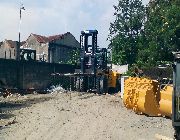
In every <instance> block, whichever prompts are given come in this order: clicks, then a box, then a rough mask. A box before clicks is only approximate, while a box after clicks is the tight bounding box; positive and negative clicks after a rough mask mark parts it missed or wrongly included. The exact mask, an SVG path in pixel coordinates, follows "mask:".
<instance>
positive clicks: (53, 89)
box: [47, 85, 67, 94]
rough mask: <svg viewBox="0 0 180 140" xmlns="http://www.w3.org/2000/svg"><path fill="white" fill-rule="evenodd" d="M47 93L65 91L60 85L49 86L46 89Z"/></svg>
mask: <svg viewBox="0 0 180 140" xmlns="http://www.w3.org/2000/svg"><path fill="white" fill-rule="evenodd" d="M47 92H48V93H51V94H55V93H65V92H67V91H66V90H65V89H64V88H63V87H62V86H61V85H57V86H54V85H53V86H51V87H50V89H48V90H47Z"/></svg>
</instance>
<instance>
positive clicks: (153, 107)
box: [123, 77, 173, 117]
mask: <svg viewBox="0 0 180 140" xmlns="http://www.w3.org/2000/svg"><path fill="white" fill-rule="evenodd" d="M124 88H125V89H124V96H123V102H124V104H125V106H126V107H127V108H128V109H133V110H134V112H136V113H138V114H142V113H144V114H147V115H149V116H160V115H162V116H169V117H170V116H171V114H172V91H173V87H172V86H170V85H168V86H165V87H164V88H163V89H162V90H161V91H160V87H159V83H158V81H155V80H150V79H146V78H138V77H130V78H128V79H127V80H125V87H124Z"/></svg>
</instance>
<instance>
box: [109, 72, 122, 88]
mask: <svg viewBox="0 0 180 140" xmlns="http://www.w3.org/2000/svg"><path fill="white" fill-rule="evenodd" d="M119 77H120V73H118V72H116V71H113V70H109V73H108V88H117V79H118V78H119Z"/></svg>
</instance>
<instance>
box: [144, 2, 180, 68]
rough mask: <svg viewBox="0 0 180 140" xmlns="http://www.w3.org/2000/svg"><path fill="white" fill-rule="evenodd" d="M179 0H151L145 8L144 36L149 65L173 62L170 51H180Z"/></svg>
mask: <svg viewBox="0 0 180 140" xmlns="http://www.w3.org/2000/svg"><path fill="white" fill-rule="evenodd" d="M179 13H180V1H179V0H151V1H150V3H149V5H148V8H147V22H146V24H145V34H146V38H147V40H148V48H149V52H150V53H149V57H148V60H147V61H148V62H149V64H150V65H157V64H158V62H159V61H161V62H162V61H173V56H172V51H180V45H179V38H178V36H177V35H176V34H177V32H178V29H180V22H179V21H180V15H179Z"/></svg>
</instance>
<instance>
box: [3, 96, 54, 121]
mask: <svg viewBox="0 0 180 140" xmlns="http://www.w3.org/2000/svg"><path fill="white" fill-rule="evenodd" d="M51 99H53V97H40V98H38V97H37V98H36V97H34V98H33V99H32V98H27V99H23V100H16V101H0V120H1V119H10V118H12V117H14V114H13V111H14V110H19V109H21V108H25V107H30V106H31V105H33V104H36V103H40V102H46V101H49V100H51Z"/></svg>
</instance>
